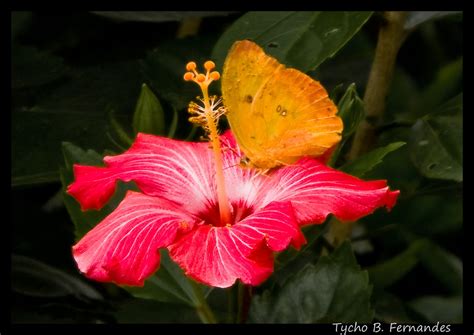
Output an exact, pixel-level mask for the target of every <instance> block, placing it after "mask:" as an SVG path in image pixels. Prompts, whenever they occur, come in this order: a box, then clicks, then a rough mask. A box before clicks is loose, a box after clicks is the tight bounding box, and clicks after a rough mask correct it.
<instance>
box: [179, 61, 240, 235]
mask: <svg viewBox="0 0 474 335" xmlns="http://www.w3.org/2000/svg"><path fill="white" fill-rule="evenodd" d="M215 67H216V65H215V64H214V62H213V61H210V60H208V61H207V62H205V63H204V68H205V69H206V74H203V73H199V72H198V71H197V70H196V63H195V62H189V63H188V64H186V70H187V71H188V72H186V73H185V74H184V80H186V81H193V82H195V83H196V84H198V85H199V87H200V88H201V91H202V94H203V97H202V98H199V97H198V99H199V100H200V101H201V102H202V104H203V105H202V106H201V105H198V104H197V103H195V102H191V103H190V104H189V108H188V112H189V113H190V114H192V115H193V116H192V117H190V118H189V121H191V122H193V123H195V124H198V125H200V126H201V127H202V128H203V129H204V130H205V131H206V134H207V135H208V137H209V142H210V143H211V145H212V151H213V156H214V165H215V169H216V177H215V178H216V185H217V196H218V206H219V214H220V221H221V224H222V225H223V226H224V225H225V226H228V225H231V223H232V214H231V206H230V202H229V200H228V197H227V191H226V188H225V179H224V168H223V163H222V150H221V143H220V139H219V133H218V130H217V124H218V122H219V117H220V116H222V115H223V114H224V113H225V108H224V107H223V106H222V105H221V102H222V100H221V99H218V98H217V97H216V96H209V91H208V88H209V85H210V84H211V83H212V82H213V81H216V80H219V78H220V74H219V72H217V71H212V70H213V69H214V68H215Z"/></svg>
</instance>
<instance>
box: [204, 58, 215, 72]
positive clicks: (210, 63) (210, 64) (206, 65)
mask: <svg viewBox="0 0 474 335" xmlns="http://www.w3.org/2000/svg"><path fill="white" fill-rule="evenodd" d="M215 67H216V64H214V62H213V61H212V60H208V61H207V62H205V63H204V68H205V69H206V70H207V71H211V70H212V69H214V68H215Z"/></svg>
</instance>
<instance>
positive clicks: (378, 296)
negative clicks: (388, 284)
mask: <svg viewBox="0 0 474 335" xmlns="http://www.w3.org/2000/svg"><path fill="white" fill-rule="evenodd" d="M372 300H373V307H374V309H375V319H377V320H379V321H382V322H385V323H390V322H397V323H412V322H413V320H412V319H411V318H410V317H409V316H408V314H407V310H406V306H405V304H404V303H403V301H402V300H401V299H400V298H398V297H397V296H395V295H393V294H391V293H388V292H386V291H382V290H374V294H373V298H372Z"/></svg>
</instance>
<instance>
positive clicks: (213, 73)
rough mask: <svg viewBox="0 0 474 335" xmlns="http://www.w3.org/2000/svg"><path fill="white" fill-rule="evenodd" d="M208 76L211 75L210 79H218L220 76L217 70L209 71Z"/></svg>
mask: <svg viewBox="0 0 474 335" xmlns="http://www.w3.org/2000/svg"><path fill="white" fill-rule="evenodd" d="M210 76H211V78H212V80H219V78H220V77H221V75H220V73H219V72H217V71H213V72H211V74H210Z"/></svg>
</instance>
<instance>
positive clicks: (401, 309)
mask: <svg viewBox="0 0 474 335" xmlns="http://www.w3.org/2000/svg"><path fill="white" fill-rule="evenodd" d="M11 17H12V26H11V28H12V34H11V38H12V39H11V59H12V62H11V72H12V77H11V89H12V90H11V97H12V109H11V116H12V118H11V140H12V143H11V159H12V166H11V185H12V192H13V201H12V205H13V206H12V225H13V240H12V247H13V256H12V264H11V265H12V269H11V274H12V296H13V301H12V304H11V310H12V321H13V322H14V323H117V322H118V323H162V322H182V323H190V322H194V323H195V322H200V321H201V319H200V317H199V312H202V306H201V305H200V299H203V297H204V298H206V299H207V301H208V303H209V305H210V307H211V308H212V310H213V311H214V314H215V315H216V316H217V318H218V319H219V321H220V322H235V321H237V318H236V315H234V314H236V311H237V309H238V308H239V301H238V299H237V293H238V291H239V289H238V287H237V286H238V285H236V286H235V287H233V288H231V289H228V290H223V289H219V288H209V287H205V286H204V285H194V284H192V283H191V282H190V281H189V280H188V279H187V278H186V276H185V275H184V273H183V271H182V270H181V269H180V268H179V266H177V265H176V264H175V263H174V262H173V261H172V260H171V259H170V257H169V255H168V253H167V251H166V250H161V251H160V252H161V257H162V259H161V267H160V269H159V270H158V271H157V272H156V273H155V274H153V275H152V276H151V277H150V278H149V279H148V280H146V282H145V286H144V287H143V288H130V287H119V286H116V285H114V284H104V283H95V282H91V281H88V280H87V279H86V278H85V277H83V276H82V275H81V274H80V273H79V271H78V270H77V267H76V265H75V263H74V260H73V258H72V255H71V246H72V245H73V244H74V243H75V242H76V241H77V240H79V239H80V238H81V237H82V236H83V235H84V234H86V233H87V232H88V231H89V230H90V229H92V228H93V227H94V226H95V225H97V224H98V223H99V222H100V221H101V220H103V218H105V217H106V216H107V215H108V214H109V213H111V212H112V211H113V210H114V208H116V206H117V205H118V204H119V203H120V201H121V200H122V199H123V197H124V194H125V192H126V191H127V190H130V189H132V190H137V191H138V188H137V187H136V185H135V184H133V183H121V182H119V183H118V184H117V190H116V192H115V194H114V195H113V197H112V199H111V201H110V202H109V203H108V204H106V205H105V206H104V208H102V209H101V210H99V211H85V212H83V211H82V210H81V209H80V206H79V204H78V202H77V201H76V200H75V199H74V198H72V197H71V196H69V195H68V194H67V193H66V192H65V190H66V188H67V186H68V185H69V184H70V183H71V182H72V181H73V180H74V176H73V173H72V166H73V164H86V165H96V166H101V165H102V164H103V157H104V155H114V154H118V153H120V152H123V151H124V150H126V149H127V148H128V147H129V146H130V145H131V144H132V142H133V140H134V136H135V134H136V133H137V132H145V133H151V134H157V135H161V136H168V137H173V138H177V139H186V140H198V139H199V135H201V134H202V133H200V132H199V131H197V129H196V128H194V127H193V126H192V125H191V124H190V123H189V122H187V119H188V117H189V114H188V113H187V106H188V104H189V102H190V101H191V100H193V99H194V98H195V97H196V95H198V94H199V93H200V92H199V91H198V88H197V87H196V86H195V85H191V84H190V83H187V82H185V81H184V80H183V78H182V76H183V74H184V72H185V65H186V63H187V62H188V61H195V62H196V63H198V67H199V68H200V69H201V65H202V63H203V62H204V61H205V60H207V59H212V60H214V61H215V62H216V64H217V70H218V71H222V63H223V61H224V59H225V56H226V53H227V51H228V48H229V47H230V46H231V45H232V43H233V42H234V41H236V40H240V39H245V38H249V39H252V40H254V41H255V42H257V43H258V44H260V45H261V46H262V47H263V48H264V49H265V50H266V52H268V53H269V54H271V55H272V56H274V57H276V58H277V59H278V60H279V61H281V62H282V63H284V64H285V65H287V66H289V67H295V68H297V69H299V70H301V71H304V72H306V73H308V74H309V75H310V76H312V77H314V78H315V79H317V80H319V81H321V83H322V84H323V85H324V87H325V88H326V89H327V91H328V92H330V96H331V98H332V99H333V100H334V101H335V103H336V104H337V106H338V110H339V111H338V113H339V116H340V117H341V118H342V119H343V120H344V132H343V134H342V137H343V138H342V141H341V142H340V144H339V145H338V146H337V148H336V150H335V151H334V155H333V157H332V159H331V161H330V163H329V164H330V165H331V166H333V167H335V168H336V169H339V170H342V171H345V172H347V173H350V174H352V175H355V176H357V177H359V178H363V179H365V180H370V179H384V180H387V183H388V185H390V187H391V188H392V189H399V190H400V196H399V199H398V202H397V204H396V206H395V207H394V208H393V209H392V211H391V212H390V213H387V212H386V211H385V210H378V211H376V212H375V213H374V214H373V215H370V216H368V217H365V218H363V219H361V220H359V221H358V222H357V223H355V225H354V226H355V227H357V229H358V232H357V233H356V231H355V230H354V234H353V236H351V240H352V241H346V242H345V243H344V244H342V245H341V246H340V247H339V248H336V249H334V247H333V246H332V245H330V243H329V242H328V241H327V240H326V236H327V232H328V230H329V228H330V227H331V224H332V222H331V220H333V219H332V218H329V219H328V220H327V222H326V223H325V224H323V225H319V226H307V227H304V228H303V231H304V233H305V236H306V239H307V241H308V244H307V245H304V246H303V247H302V249H301V250H300V251H296V250H294V249H292V248H289V249H288V250H285V251H283V252H281V253H279V254H278V255H276V258H275V272H274V274H273V275H272V276H271V277H270V278H269V279H268V280H267V281H266V282H265V283H263V284H262V285H261V286H260V287H257V288H254V289H253V299H251V302H250V300H248V301H247V302H246V303H247V304H248V306H246V307H250V311H249V313H248V315H247V320H246V321H248V322H257V323H260V322H261V323H272V322H283V323H285V322H297V323H300V322H301V323H314V322H324V323H330V322H354V321H357V322H359V323H363V322H371V321H381V322H399V323H423V322H434V323H436V322H438V321H440V322H448V323H457V322H462V321H463V319H462V312H463V297H462V295H463V285H464V283H463V257H462V255H463V248H464V246H463V245H462V243H461V242H460V241H463V231H462V225H463V214H462V211H463V195H462V188H463V142H462V137H463V55H462V47H463V46H462V43H461V42H462V13H460V12H444V13H442V12H410V13H409V14H408V19H407V21H406V23H405V28H406V29H407V30H409V31H410V34H409V35H408V36H407V39H406V41H405V44H404V45H403V46H402V48H401V50H400V52H399V56H398V58H397V64H396V67H395V71H394V77H393V80H392V86H391V88H390V91H389V95H388V97H387V99H386V102H387V104H386V109H385V113H384V115H383V118H382V119H381V123H380V124H378V125H377V129H376V134H375V136H376V139H375V141H374V143H372V150H371V151H369V152H368V153H366V154H365V155H361V156H360V157H358V158H357V159H355V160H353V161H348V159H347V153H348V152H349V150H350V148H351V145H352V141H353V138H354V133H355V132H356V130H357V128H358V126H359V125H360V124H361V122H362V120H363V119H364V118H365V110H366V108H365V106H364V93H365V92H364V91H365V85H366V83H367V79H368V76H369V71H370V67H371V63H372V60H373V55H374V48H375V44H376V41H377V31H378V28H379V24H380V23H381V22H382V20H381V13H380V12H82V13H77V14H71V13H64V14H63V15H60V16H58V15H49V14H46V13H40V12H13V13H12V16H11ZM193 27H194V28H193ZM415 46H416V52H413V50H414V47H415ZM219 91H220V89H219V84H217V85H214V86H211V89H210V93H211V94H218V93H219ZM225 128H226V125H225V121H223V122H222V123H221V129H222V130H224V129H225ZM361 245H363V248H362V247H360V246H361ZM240 302H241V303H242V301H240ZM5 304H7V303H5ZM244 305H245V302H244ZM240 307H242V306H240ZM244 307H245V306H244ZM244 309H245V308H244ZM232 313H234V314H232ZM244 314H245V313H244ZM241 317H242V316H241ZM243 319H245V315H244V316H243ZM243 321H245V320H243Z"/></svg>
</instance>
